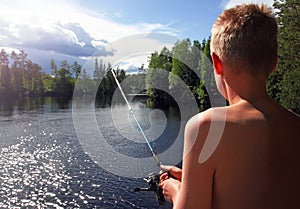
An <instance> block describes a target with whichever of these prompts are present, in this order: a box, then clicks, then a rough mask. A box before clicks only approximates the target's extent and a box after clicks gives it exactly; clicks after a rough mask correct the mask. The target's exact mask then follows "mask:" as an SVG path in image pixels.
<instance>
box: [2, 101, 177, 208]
mask: <svg viewBox="0 0 300 209" xmlns="http://www.w3.org/2000/svg"><path fill="white" fill-rule="evenodd" d="M64 108H65V109H61V108H60V107H56V106H55V104H53V103H51V105H50V106H49V104H48V105H45V104H42V105H41V106H39V107H35V108H33V109H29V110H24V109H22V108H21V109H18V108H16V107H14V108H12V109H10V110H9V111H7V110H5V109H3V108H2V111H0V208H158V205H157V202H156V199H155V196H154V193H152V192H140V193H136V192H133V189H134V188H136V187H146V186H147V185H146V183H145V181H144V180H143V179H141V178H125V177H120V176H117V175H114V174H112V173H109V172H107V171H105V170H104V169H102V168H101V167H100V166H98V165H97V164H96V163H95V162H93V161H92V160H91V159H90V157H89V156H88V155H87V154H86V152H85V150H83V149H82V148H81V146H80V143H79V140H78V139H77V137H76V134H75V130H74V125H73V120H72V111H71V105H70V103H69V104H68V105H67V106H66V107H64ZM105 111H106V112H107V111H110V108H97V109H96V110H95V112H96V114H97V113H102V112H105ZM174 121H176V120H174ZM173 125H174V124H173ZM175 126H176V125H175ZM107 131H111V129H109V128H108V129H107ZM107 134H108V135H109V133H107ZM136 152H137V153H136V155H138V152H139V150H137V151H136ZM160 208H171V206H170V204H167V203H166V204H165V205H164V206H161V207H160Z"/></svg>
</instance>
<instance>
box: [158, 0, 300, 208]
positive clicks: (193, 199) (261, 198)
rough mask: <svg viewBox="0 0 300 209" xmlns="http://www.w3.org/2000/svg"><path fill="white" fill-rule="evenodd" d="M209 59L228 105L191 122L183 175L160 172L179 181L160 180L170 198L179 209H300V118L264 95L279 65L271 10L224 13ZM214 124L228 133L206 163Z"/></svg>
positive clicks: (251, 7)
mask: <svg viewBox="0 0 300 209" xmlns="http://www.w3.org/2000/svg"><path fill="white" fill-rule="evenodd" d="M211 52H212V54H211V56H212V60H213V66H214V72H215V78H216V83H217V86H218V89H219V91H220V92H221V94H222V95H223V96H224V97H225V98H226V99H227V100H228V102H229V104H230V105H229V106H227V107H222V108H212V109H209V110H208V111H205V112H202V113H200V114H198V115H196V116H195V117H193V118H192V119H191V120H190V121H189V122H188V124H187V125H186V130H185V139H184V158H183V168H182V170H180V169H179V168H176V167H172V166H162V169H163V170H167V171H169V173H170V174H171V175H172V176H173V177H172V178H169V176H168V174H167V173H164V174H162V175H161V187H162V188H163V193H164V195H165V198H166V199H167V200H169V201H170V202H172V204H173V207H174V208H177V209H178V208H181V209H189V208H192V209H195V208H199V209H211V208H214V209H248V208H249V209H277V208H278V209H285V208H286V209H293V208H295V209H296V208H300V137H299V134H300V117H299V116H297V115H296V114H294V113H292V112H290V111H289V110H286V109H284V108H283V107H281V106H280V105H278V104H276V103H275V102H274V101H273V100H272V99H271V98H270V97H269V96H268V94H267V92H266V82H267V78H268V75H269V74H270V73H272V71H273V70H274V69H275V67H276V62H277V24H276V21H275V19H274V17H273V15H272V12H271V9H270V8H268V7H267V6H266V5H261V6H258V5H253V4H248V5H245V4H244V5H240V6H236V7H235V8H232V9H229V10H226V11H224V12H223V13H222V14H221V15H220V16H219V18H218V19H217V20H216V22H215V24H214V25H213V28H212V40H211ZM224 113H225V117H223V116H224ZM212 124H220V125H222V124H224V128H223V129H222V131H223V132H222V134H221V138H220V141H219V142H218V145H217V146H216V148H215V149H214V152H212V154H211V155H210V156H209V158H207V159H206V160H201V159H200V158H201V157H200V153H201V152H204V151H205V150H203V149H202V148H203V145H204V143H205V141H206V140H208V139H207V136H208V135H209V132H210V131H214V130H210V126H211V125H212ZM216 131H220V130H216Z"/></svg>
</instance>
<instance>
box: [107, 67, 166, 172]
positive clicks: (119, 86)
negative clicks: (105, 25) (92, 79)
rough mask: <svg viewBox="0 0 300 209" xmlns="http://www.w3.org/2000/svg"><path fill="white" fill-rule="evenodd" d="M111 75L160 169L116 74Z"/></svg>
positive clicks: (157, 163) (158, 163) (112, 71)
mask: <svg viewBox="0 0 300 209" xmlns="http://www.w3.org/2000/svg"><path fill="white" fill-rule="evenodd" d="M111 73H112V75H113V77H114V79H115V81H116V84H117V86H118V88H119V89H120V92H121V94H122V96H123V98H124V100H125V102H126V104H127V106H128V109H129V112H130V113H131V115H132V117H133V118H134V120H135V122H136V124H137V126H138V127H139V129H140V131H141V133H142V135H143V137H144V139H145V141H146V142H147V145H148V147H149V149H150V151H151V153H152V156H153V159H154V161H155V163H156V165H157V166H158V167H160V165H161V162H160V160H159V159H158V156H157V155H156V154H155V152H154V150H153V148H152V146H151V144H150V142H149V140H148V138H147V136H146V134H145V132H144V130H143V128H142V126H141V124H140V122H139V121H138V119H137V118H136V116H135V114H134V112H133V110H132V107H131V105H130V103H129V102H128V100H127V98H126V96H125V94H124V92H123V89H122V87H121V85H120V83H119V81H118V79H117V76H116V74H115V72H114V70H113V69H111Z"/></svg>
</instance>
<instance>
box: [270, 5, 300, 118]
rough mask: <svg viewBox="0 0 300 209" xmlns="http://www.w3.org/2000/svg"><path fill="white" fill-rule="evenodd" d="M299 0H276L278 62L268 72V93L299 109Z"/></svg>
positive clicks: (287, 106) (285, 104)
mask: <svg viewBox="0 0 300 209" xmlns="http://www.w3.org/2000/svg"><path fill="white" fill-rule="evenodd" d="M299 5H300V3H299V0H285V1H282V0H275V2H274V7H275V9H276V11H277V13H276V16H277V22H278V26H279V27H278V44H279V45H278V54H279V57H278V65H277V68H276V70H275V72H274V73H273V74H272V75H271V76H270V79H269V85H268V91H269V94H270V95H271V96H272V97H273V98H274V99H275V100H277V101H279V102H280V103H281V104H282V105H283V106H285V107H286V108H289V109H292V110H294V111H295V112H297V113H300V88H299V83H300V76H299V75H300V73H299V70H300V59H299V50H300V41H299V40H300V19H299Z"/></svg>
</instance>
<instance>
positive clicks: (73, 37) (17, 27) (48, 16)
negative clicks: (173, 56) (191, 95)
mask: <svg viewBox="0 0 300 209" xmlns="http://www.w3.org/2000/svg"><path fill="white" fill-rule="evenodd" d="M249 2H254V3H261V2H264V3H267V4H269V5H272V3H273V0H219V1H218V0H211V1H208V0H185V1H183V0H172V1H170V0H150V1H149V0H126V1H125V0H44V1H40V0H26V1H16V0H1V7H0V49H2V48H3V49H5V51H6V52H8V53H10V52H11V51H12V50H15V51H18V50H24V51H25V53H27V54H28V58H29V59H31V60H32V61H33V62H35V63H37V64H39V65H41V66H42V68H43V70H44V71H47V69H48V68H49V63H50V59H51V58H53V59H54V60H55V61H56V62H57V65H59V63H60V62H61V61H62V60H67V61H68V62H69V64H72V63H73V62H74V61H79V63H81V64H82V65H84V63H85V62H86V60H88V59H91V57H93V56H98V57H103V58H105V57H109V56H116V54H118V52H120V51H123V50H125V48H124V47H127V48H126V53H123V54H119V55H118V59H119V63H121V62H120V60H123V62H122V63H123V66H121V67H124V68H130V67H132V66H140V65H141V64H145V65H146V66H147V63H144V62H145V56H146V55H145V56H144V58H143V59H137V58H133V57H134V56H130V55H132V54H138V57H142V55H141V54H146V53H142V52H144V51H147V50H148V51H149V50H154V49H156V48H153V47H149V46H150V45H151V44H153V40H150V42H149V43H148V45H147V40H148V37H145V36H143V37H142V38H141V36H139V34H149V33H158V34H163V35H162V37H164V38H162V41H161V43H160V44H157V45H156V46H157V47H158V48H159V47H161V48H162V46H163V45H168V44H169V45H168V46H170V44H171V41H172V42H173V43H172V44H174V40H175V41H176V40H180V39H183V38H190V39H191V40H199V41H202V40H203V39H204V38H208V37H209V35H210V29H211V26H212V24H213V23H214V21H215V20H216V18H217V17H218V15H219V14H220V13H221V12H222V11H223V10H224V9H225V8H229V7H232V6H234V5H237V4H241V3H249ZM164 35H165V36H164ZM128 37H130V38H128ZM135 37H137V38H138V39H139V41H137V42H136V41H135V39H134V38H135ZM168 37H175V39H173V38H168ZM156 38H157V37H156ZM160 38H161V37H160ZM167 39H170V40H167ZM128 40H129V41H130V43H132V44H133V46H130V44H125V45H124V44H120V43H122V42H124V41H128ZM137 43H140V45H141V46H145V50H141V49H140V46H137ZM121 45H122V47H123V48H122V47H121V48H117V49H116V48H114V47H120V46H121ZM131 47H132V48H139V50H140V51H139V52H140V53H138V51H137V49H136V50H135V51H134V50H133V52H130V51H129V48H131ZM158 48H157V49H158ZM121 55H122V56H125V57H130V59H129V60H127V61H124V59H122V57H121ZM147 56H148V55H147ZM113 60H114V61H115V62H118V61H117V60H116V59H113ZM138 60H140V61H138ZM142 62H143V63H142ZM125 63H126V66H125ZM112 64H114V63H112Z"/></svg>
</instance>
